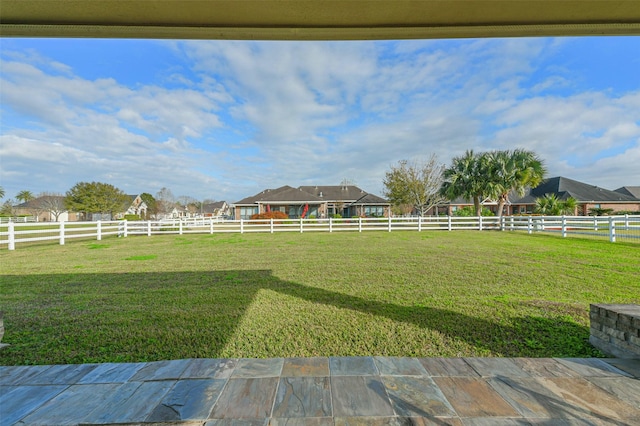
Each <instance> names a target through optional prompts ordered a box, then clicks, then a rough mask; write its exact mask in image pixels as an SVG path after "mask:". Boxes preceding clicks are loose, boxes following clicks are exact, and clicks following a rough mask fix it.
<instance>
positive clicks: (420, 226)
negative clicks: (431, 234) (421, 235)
mask: <svg viewBox="0 0 640 426" xmlns="http://www.w3.org/2000/svg"><path fill="white" fill-rule="evenodd" d="M421 231H422V216H418V232H421Z"/></svg>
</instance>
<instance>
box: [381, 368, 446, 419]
mask: <svg viewBox="0 0 640 426" xmlns="http://www.w3.org/2000/svg"><path fill="white" fill-rule="evenodd" d="M382 381H383V383H384V386H385V388H386V389H387V394H388V395H389V399H390V400H391V405H392V406H393V410H394V411H395V413H396V414H397V415H398V416H416V417H427V416H428V417H435V416H438V417H451V416H455V415H456V413H455V411H453V407H452V406H451V404H449V401H447V399H446V398H445V396H444V394H443V393H442V391H440V389H439V388H438V386H437V385H436V384H435V382H434V381H433V379H431V378H430V377H412V376H385V377H383V378H382Z"/></svg>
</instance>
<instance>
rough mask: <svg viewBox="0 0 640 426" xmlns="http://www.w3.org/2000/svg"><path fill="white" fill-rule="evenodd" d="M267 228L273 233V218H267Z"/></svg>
mask: <svg viewBox="0 0 640 426" xmlns="http://www.w3.org/2000/svg"><path fill="white" fill-rule="evenodd" d="M269 230H270V231H271V233H272V234H273V218H271V219H269Z"/></svg>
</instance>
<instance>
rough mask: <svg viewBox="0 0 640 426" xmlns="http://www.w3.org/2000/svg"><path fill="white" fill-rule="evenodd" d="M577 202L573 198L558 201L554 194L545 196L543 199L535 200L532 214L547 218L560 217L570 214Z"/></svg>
mask: <svg viewBox="0 0 640 426" xmlns="http://www.w3.org/2000/svg"><path fill="white" fill-rule="evenodd" d="M577 205H578V202H577V201H576V199H575V198H573V197H569V198H567V199H566V200H564V201H563V200H560V199H558V197H557V196H556V194H545V195H544V197H540V198H537V199H536V206H535V208H534V212H536V213H540V214H543V215H548V216H560V215H563V214H572V213H573V212H574V211H575V209H576V206H577Z"/></svg>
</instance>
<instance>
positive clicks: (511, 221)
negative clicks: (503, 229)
mask: <svg viewBox="0 0 640 426" xmlns="http://www.w3.org/2000/svg"><path fill="white" fill-rule="evenodd" d="M509 222H510V223H511V230H512V231H513V216H511V217H510V218H509Z"/></svg>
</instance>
